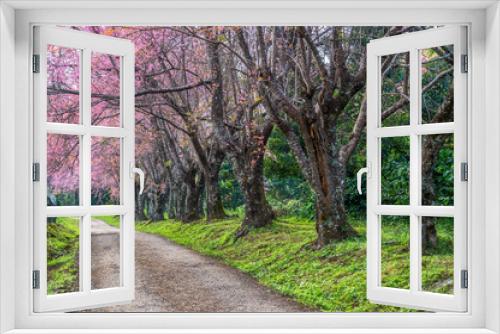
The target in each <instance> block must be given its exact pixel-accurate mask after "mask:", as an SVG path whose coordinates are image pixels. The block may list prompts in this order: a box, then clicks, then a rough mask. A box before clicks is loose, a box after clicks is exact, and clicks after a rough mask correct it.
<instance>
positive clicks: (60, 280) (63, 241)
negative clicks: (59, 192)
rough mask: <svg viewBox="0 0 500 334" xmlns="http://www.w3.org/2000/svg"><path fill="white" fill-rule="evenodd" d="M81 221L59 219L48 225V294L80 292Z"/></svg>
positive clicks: (76, 219)
mask: <svg viewBox="0 0 500 334" xmlns="http://www.w3.org/2000/svg"><path fill="white" fill-rule="evenodd" d="M79 224H80V220H79V219H78V218H57V219H56V220H55V221H49V222H48V223H47V292H48V294H56V293H65V292H75V291H78V288H79V287H78V284H79V279H78V272H79V266H78V258H79V243H80V242H79V235H80V227H79Z"/></svg>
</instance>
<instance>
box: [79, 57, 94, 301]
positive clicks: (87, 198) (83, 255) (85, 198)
mask: <svg viewBox="0 0 500 334" xmlns="http://www.w3.org/2000/svg"><path fill="white" fill-rule="evenodd" d="M90 67H91V51H90V50H89V49H83V51H82V66H81V68H82V75H81V78H82V79H81V92H82V94H81V99H82V101H81V102H82V110H81V115H82V116H81V117H82V125H83V127H84V129H85V133H84V134H83V136H82V155H81V164H80V166H81V167H80V168H81V169H82V170H81V180H82V190H81V194H82V195H81V197H82V205H83V208H84V212H85V213H84V215H83V217H82V226H81V231H82V233H81V236H80V238H81V247H80V269H81V272H82V274H81V276H82V279H83V291H84V292H88V293H90V289H91V286H90V285H91V284H90V282H91V263H90V261H91V217H90V204H91V187H92V184H91V183H92V182H91V181H92V179H91V177H92V176H91V172H92V171H91V154H92V152H91V150H92V147H91V138H90V132H89V131H88V130H89V128H90V122H91V120H90V115H91V114H90V113H91V89H90V82H91V81H90V80H91V78H90V75H91V73H90V71H91V69H90Z"/></svg>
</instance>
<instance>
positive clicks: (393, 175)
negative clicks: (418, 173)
mask: <svg viewBox="0 0 500 334" xmlns="http://www.w3.org/2000/svg"><path fill="white" fill-rule="evenodd" d="M381 145H382V148H381V151H382V163H381V176H380V181H381V191H382V199H381V200H382V201H381V204H386V205H408V204H409V203H410V182H409V180H410V138H409V137H389V138H382V139H381Z"/></svg>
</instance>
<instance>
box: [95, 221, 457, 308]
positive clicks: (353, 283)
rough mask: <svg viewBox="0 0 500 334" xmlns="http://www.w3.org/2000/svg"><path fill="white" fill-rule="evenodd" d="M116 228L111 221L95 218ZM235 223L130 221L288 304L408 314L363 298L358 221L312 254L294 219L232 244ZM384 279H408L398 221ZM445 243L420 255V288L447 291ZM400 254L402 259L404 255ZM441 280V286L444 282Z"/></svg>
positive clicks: (388, 235)
mask: <svg viewBox="0 0 500 334" xmlns="http://www.w3.org/2000/svg"><path fill="white" fill-rule="evenodd" d="M101 219H103V220H105V221H107V222H108V223H110V224H113V225H117V220H116V218H114V217H101ZM240 221H241V219H240V218H231V219H226V220H222V221H217V222H212V223H210V224H207V223H206V222H203V221H200V222H197V223H192V224H182V223H179V222H174V221H163V222H158V223H145V222H137V223H136V229H137V230H138V231H142V232H147V233H153V234H157V235H160V236H163V237H165V238H168V239H170V240H172V241H174V242H176V243H178V244H181V245H184V246H186V247H189V248H191V249H193V250H195V251H197V252H199V253H202V254H205V255H209V256H213V257H216V258H218V259H221V260H222V261H223V262H225V263H227V264H228V265H230V266H233V267H235V268H238V269H240V270H242V271H244V272H246V273H248V274H250V275H252V276H253V277H255V278H256V279H257V280H258V281H259V282H260V283H262V284H264V285H266V286H269V287H271V288H273V289H275V290H277V291H279V292H281V293H283V294H285V295H287V296H290V297H292V298H293V299H295V300H297V301H299V302H301V303H303V304H305V305H309V306H311V307H314V308H317V309H319V310H322V311H327V312H394V311H410V310H405V309H400V308H395V307H387V306H380V305H375V304H372V303H370V302H369V301H368V300H367V299H366V284H365V280H366V257H365V253H366V239H365V233H366V230H365V222H364V221H356V220H354V221H352V222H351V223H352V225H353V226H354V227H355V228H356V230H357V231H358V232H359V235H360V236H359V237H358V238H355V239H351V240H346V241H343V242H339V243H337V244H336V245H332V246H329V247H325V248H324V249H322V250H320V251H313V250H311V249H310V248H309V247H307V245H308V244H309V243H310V242H311V241H312V240H314V238H315V228H314V223H313V222H310V221H307V220H301V219H296V218H281V219H278V220H276V221H275V222H274V223H273V225H272V226H269V227H265V228H262V229H260V230H256V231H252V232H251V233H250V234H249V235H248V236H247V237H245V238H244V239H241V240H237V241H235V240H234V238H233V235H234V232H235V231H236V229H237V228H238V226H239V223H240ZM438 233H439V236H440V238H442V239H441V240H445V241H449V239H450V237H451V235H450V231H449V229H448V227H447V226H446V224H439V225H438ZM383 235H384V237H383V239H384V247H383V249H384V251H383V254H384V255H383V256H384V258H383V261H384V267H383V268H384V269H383V271H384V278H383V282H384V285H386V286H400V287H403V286H404V285H405V284H406V282H405V281H407V279H408V277H409V269H408V261H409V260H408V256H407V254H408V230H407V228H404V225H403V224H399V223H398V222H394V223H392V224H385V227H384V230H383ZM449 245H450V243H449V242H444V243H443V247H440V248H439V252H437V255H426V256H424V260H423V263H424V264H427V265H426V269H425V274H424V276H423V280H424V282H423V285H424V286H427V287H430V288H433V287H434V286H436V290H439V291H440V292H446V291H449V290H450V288H451V283H449V282H448V280H447V279H446V278H447V277H450V275H451V273H452V267H453V266H452V264H453V259H452V248H450V246H449ZM405 253H406V255H405ZM443 282H444V283H443Z"/></svg>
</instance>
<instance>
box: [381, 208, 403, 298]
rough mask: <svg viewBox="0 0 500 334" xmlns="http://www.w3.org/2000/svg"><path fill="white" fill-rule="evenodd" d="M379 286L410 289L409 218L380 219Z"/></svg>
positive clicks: (388, 217)
mask: <svg viewBox="0 0 500 334" xmlns="http://www.w3.org/2000/svg"><path fill="white" fill-rule="evenodd" d="M381 229H382V231H381V233H382V237H381V247H380V249H381V255H382V258H381V261H382V264H381V273H382V274H381V285H382V286H383V287H388V288H399V289H409V288H410V217H404V216H382V217H381Z"/></svg>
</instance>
